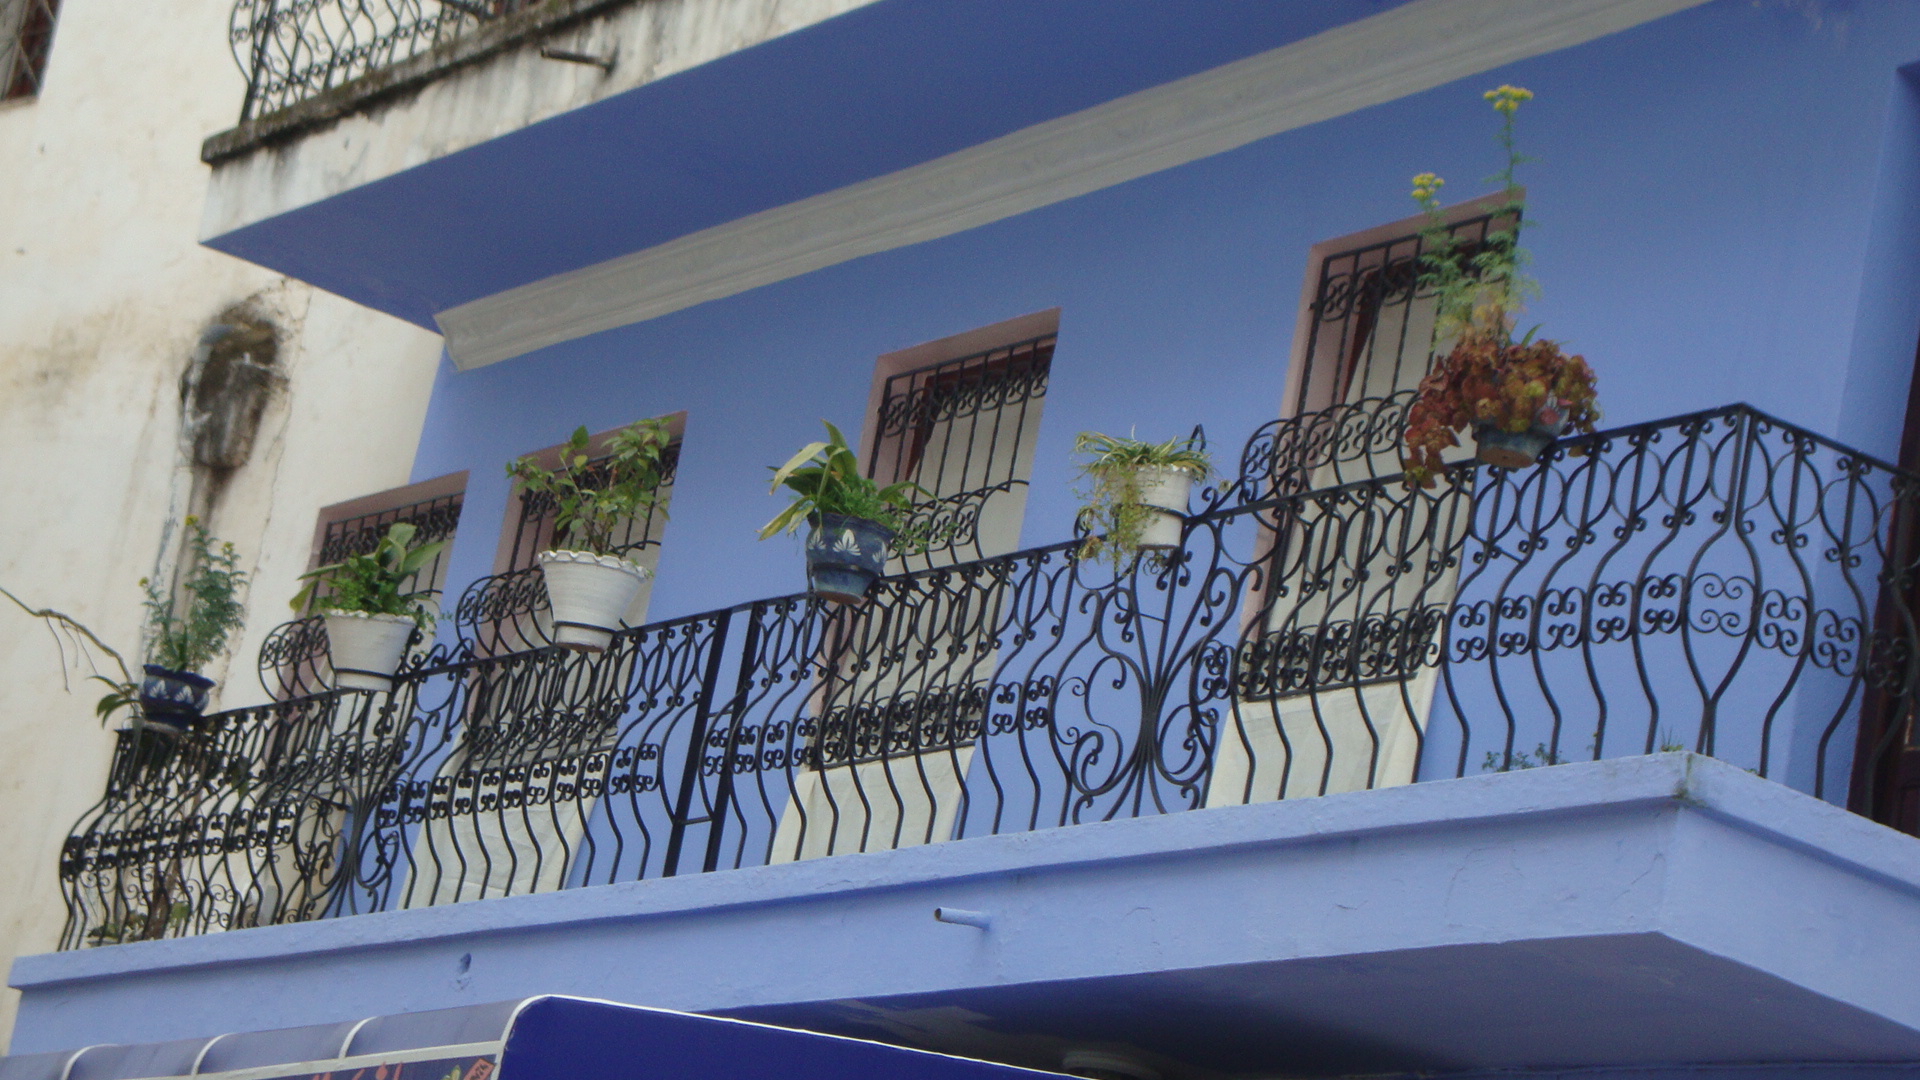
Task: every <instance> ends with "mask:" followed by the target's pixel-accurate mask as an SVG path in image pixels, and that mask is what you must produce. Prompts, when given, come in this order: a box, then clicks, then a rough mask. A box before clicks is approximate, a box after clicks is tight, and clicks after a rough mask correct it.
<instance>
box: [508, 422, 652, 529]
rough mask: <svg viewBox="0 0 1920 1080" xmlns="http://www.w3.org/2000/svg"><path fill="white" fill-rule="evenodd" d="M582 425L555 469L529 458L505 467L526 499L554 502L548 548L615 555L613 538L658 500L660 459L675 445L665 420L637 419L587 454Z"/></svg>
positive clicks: (586, 439) (570, 439)
mask: <svg viewBox="0 0 1920 1080" xmlns="http://www.w3.org/2000/svg"><path fill="white" fill-rule="evenodd" d="M588 443H589V438H588V435H587V429H586V428H585V427H580V428H576V429H575V430H574V432H573V435H572V437H571V438H569V439H568V440H567V443H566V445H565V446H563V447H561V448H560V464H559V467H557V468H553V469H547V468H543V467H541V466H540V465H539V464H538V463H536V462H535V461H534V459H533V458H531V457H524V458H521V459H520V460H518V461H515V462H512V463H511V464H509V465H508V466H507V475H508V476H510V477H513V478H514V479H516V480H518V481H520V482H521V484H522V485H523V487H522V491H523V494H524V495H544V496H547V497H549V498H551V499H552V500H553V503H554V519H553V541H552V543H550V544H549V545H548V547H549V548H550V549H552V550H556V551H559V550H567V551H587V552H592V553H593V554H595V555H613V554H616V552H615V551H614V535H615V533H617V532H618V531H619V530H620V528H621V527H622V526H623V525H625V524H626V523H627V522H628V521H631V520H632V519H633V518H634V516H635V515H637V514H639V513H640V512H641V511H642V510H651V509H654V508H655V507H656V506H657V505H658V502H659V498H660V482H661V471H662V464H661V463H662V461H663V459H664V457H665V455H666V451H667V448H668V447H669V446H671V445H672V444H673V433H672V432H671V431H670V430H669V429H668V427H667V422H666V421H665V420H657V419H656V420H640V421H637V422H635V423H632V424H629V425H627V426H626V427H624V428H621V429H620V430H619V431H616V432H614V433H613V436H612V437H611V438H610V439H608V441H607V447H606V454H605V455H604V456H602V457H600V458H597V459H596V458H594V457H592V456H591V455H590V454H589V453H588Z"/></svg>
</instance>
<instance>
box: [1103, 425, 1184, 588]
mask: <svg viewBox="0 0 1920 1080" xmlns="http://www.w3.org/2000/svg"><path fill="white" fill-rule="evenodd" d="M1073 450H1074V453H1076V454H1085V455H1087V459H1086V460H1085V461H1083V462H1081V463H1080V476H1081V478H1082V479H1084V480H1086V481H1088V482H1089V483H1090V484H1091V487H1090V488H1089V489H1087V490H1083V491H1081V492H1080V496H1081V498H1082V499H1083V500H1084V502H1085V506H1084V507H1082V509H1081V511H1080V523H1081V524H1082V525H1084V526H1085V527H1086V530H1087V538H1086V540H1085V541H1083V542H1082V543H1081V545H1080V557H1081V558H1083V559H1106V560H1107V561H1109V562H1111V563H1112V564H1113V566H1114V568H1115V569H1120V568H1123V567H1124V566H1126V564H1127V563H1128V562H1129V561H1131V560H1132V559H1133V557H1134V556H1135V555H1136V554H1137V553H1139V552H1141V551H1143V550H1144V551H1155V550H1166V549H1168V548H1177V547H1179V546H1180V536H1181V531H1182V530H1183V529H1184V528H1185V526H1186V514H1187V496H1188V494H1189V493H1190V492H1191V491H1192V489H1193V485H1194V484H1195V483H1196V482H1204V481H1205V480H1206V479H1207V478H1208V477H1209V476H1211V475H1213V463H1212V461H1211V459H1209V458H1208V457H1207V452H1206V450H1205V449H1203V448H1202V447H1200V446H1199V445H1198V444H1197V443H1196V442H1195V440H1194V438H1192V437H1189V438H1186V439H1168V440H1167V441H1166V442H1161V443H1149V442H1141V441H1140V440H1138V439H1135V438H1131V437H1128V438H1124V439H1123V438H1116V437H1115V436H1112V435H1102V434H1101V433H1099V432H1097V431H1083V432H1081V433H1080V434H1079V435H1077V436H1075V437H1074V440H1073Z"/></svg>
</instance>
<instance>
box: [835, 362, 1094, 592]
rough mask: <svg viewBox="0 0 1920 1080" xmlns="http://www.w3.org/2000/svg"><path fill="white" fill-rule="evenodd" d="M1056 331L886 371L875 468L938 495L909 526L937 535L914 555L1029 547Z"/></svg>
mask: <svg viewBox="0 0 1920 1080" xmlns="http://www.w3.org/2000/svg"><path fill="white" fill-rule="evenodd" d="M1055 336H1056V335H1054V334H1046V335H1043V336H1040V337H1036V338H1031V339H1028V340H1025V341H1020V342H1016V343H1014V344H1011V345H1004V346H1001V347H999V348H995V349H989V350H987V351H985V352H979V353H975V354H973V355H971V356H963V357H959V358H958V359H953V360H942V361H940V362H939V363H934V364H928V365H926V366H925V367H920V368H916V369H914V370H912V371H906V372H902V373H900V374H897V375H892V376H889V377H888V378H887V379H886V381H885V384H884V386H883V388H882V391H881V397H880V407H879V410H878V412H877V415H876V429H875V435H874V438H873V440H872V450H871V452H870V455H869V459H868V465H867V471H868V474H869V475H870V476H872V477H873V478H874V479H875V480H877V481H878V482H879V483H880V484H882V485H883V486H884V485H887V484H892V483H897V482H899V481H902V480H907V481H912V482H913V483H916V484H919V485H920V486H921V487H922V488H924V489H926V491H927V492H929V493H930V494H931V496H932V498H931V499H928V498H927V497H926V496H922V497H921V498H922V500H923V502H924V504H925V505H924V506H923V507H922V508H920V509H919V510H918V511H917V512H916V513H915V514H914V516H913V519H912V521H911V523H910V524H909V528H908V530H907V531H908V532H909V533H910V534H918V535H919V536H921V537H923V538H925V539H926V540H927V542H928V550H927V552H926V553H925V554H924V555H921V556H914V557H911V558H912V560H913V562H914V563H917V564H919V565H935V566H938V565H944V564H947V563H952V562H957V561H962V560H967V559H977V558H980V557H982V556H985V555H997V554H1001V553H1004V552H1007V551H1012V550H1014V548H1016V547H1017V546H1018V545H1019V539H1020V535H1019V534H1020V520H1021V512H1022V510H1023V509H1024V508H1025V504H1026V487H1027V478H1028V476H1029V475H1030V473H1031V472H1032V469H1033V444H1034V440H1035V438H1036V437H1037V436H1038V434H1039V430H1040V407H1041V404H1042V399H1044V398H1045V397H1046V393H1047V375H1048V370H1049V368H1050V366H1051V364H1052V361H1053V348H1054V340H1055ZM920 560H924V562H921V561H920Z"/></svg>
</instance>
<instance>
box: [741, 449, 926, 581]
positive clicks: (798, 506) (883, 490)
mask: <svg viewBox="0 0 1920 1080" xmlns="http://www.w3.org/2000/svg"><path fill="white" fill-rule="evenodd" d="M820 422H821V423H822V424H825V425H826V428H827V439H826V441H825V442H811V443H808V444H807V445H805V446H803V447H801V448H800V452H799V453H797V454H795V455H793V456H792V457H790V458H788V459H787V463H786V464H785V465H779V466H769V468H771V469H772V470H773V484H772V486H771V487H769V488H768V489H767V490H768V491H769V492H778V491H779V490H780V488H781V486H782V485H784V486H785V487H787V488H788V489H789V490H791V491H792V492H793V502H791V503H789V504H788V505H787V508H786V509H785V510H782V511H780V512H779V513H778V514H775V515H774V517H773V520H772V521H769V522H767V523H766V524H765V525H763V526H761V528H760V539H762V540H766V539H768V538H770V537H773V536H776V535H778V534H780V533H783V532H792V531H794V530H795V529H798V528H799V527H800V523H801V522H802V521H805V522H807V523H808V524H810V525H818V524H820V517H821V515H822V514H843V515H845V516H847V517H855V518H864V519H866V520H868V521H872V522H875V523H877V524H879V525H882V526H884V527H886V528H888V529H891V530H893V531H894V532H896V533H898V532H899V531H900V529H901V526H902V524H903V521H904V517H903V515H904V514H905V513H906V512H907V511H909V510H911V509H912V508H913V501H914V496H915V495H925V494H927V490H926V489H925V488H923V487H921V486H920V485H919V484H916V483H913V482H912V481H907V480H902V481H900V482H899V483H897V484H888V485H887V486H886V487H881V486H880V485H879V484H877V483H875V482H874V481H873V480H872V479H871V478H869V477H868V476H867V475H866V474H865V473H862V472H861V471H860V458H859V457H858V455H856V454H855V453H854V452H853V450H852V448H851V447H849V446H848V445H847V440H846V437H845V436H843V435H841V434H840V429H839V428H837V427H834V426H833V425H832V424H829V423H827V421H825V420H822V421H820ZM912 544H913V541H912V540H911V539H909V541H908V542H907V543H906V544H904V545H903V544H902V543H901V542H900V540H899V539H898V538H896V542H895V544H894V550H895V551H896V552H900V551H906V550H910V548H911V546H912Z"/></svg>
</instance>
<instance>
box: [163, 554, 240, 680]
mask: <svg viewBox="0 0 1920 1080" xmlns="http://www.w3.org/2000/svg"><path fill="white" fill-rule="evenodd" d="M186 526H187V536H186V549H187V567H188V569H187V575H186V580H184V581H182V582H181V583H180V588H179V598H180V599H181V600H184V602H185V603H184V610H180V609H181V607H182V605H181V604H178V603H176V602H175V596H174V595H173V594H171V593H169V592H167V591H166V590H164V589H162V588H161V587H160V585H159V583H158V582H156V581H153V580H152V579H151V578H141V579H140V587H141V588H142V589H144V590H146V594H147V596H146V600H145V601H143V606H144V607H145V608H146V609H147V662H148V663H150V664H158V665H159V666H161V667H164V668H169V669H171V670H173V671H186V672H197V671H199V670H200V669H201V668H202V667H204V666H205V665H206V664H207V663H208V662H209V661H211V660H212V659H213V658H214V657H216V656H219V655H220V654H221V653H222V652H225V651H226V648H227V639H228V638H229V637H231V636H232V634H233V632H234V631H235V630H238V629H240V626H241V624H242V623H243V622H244V621H245V620H246V614H247V611H246V605H245V604H244V603H243V602H242V601H241V600H240V594H241V593H242V592H243V591H245V589H246V587H247V574H246V572H245V571H243V570H241V569H239V562H240V556H239V554H238V553H237V552H235V551H234V549H233V545H232V544H230V543H223V542H220V541H216V540H215V539H214V538H213V537H212V536H211V535H210V534H209V533H208V532H207V529H206V526H204V525H202V524H201V523H200V519H198V518H195V517H188V518H187V522H186Z"/></svg>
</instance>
